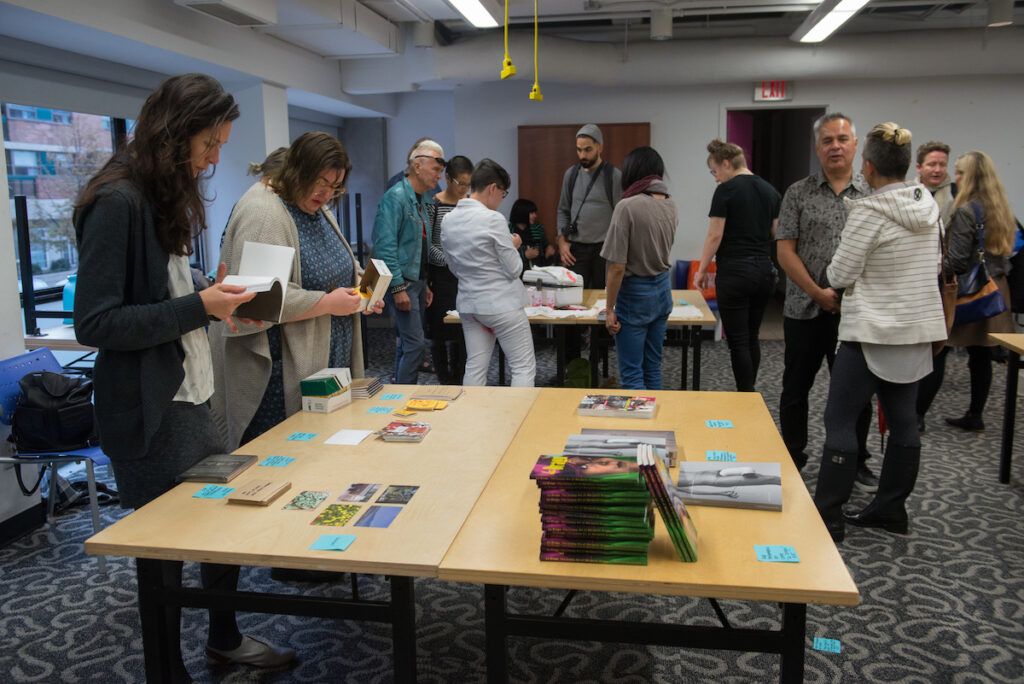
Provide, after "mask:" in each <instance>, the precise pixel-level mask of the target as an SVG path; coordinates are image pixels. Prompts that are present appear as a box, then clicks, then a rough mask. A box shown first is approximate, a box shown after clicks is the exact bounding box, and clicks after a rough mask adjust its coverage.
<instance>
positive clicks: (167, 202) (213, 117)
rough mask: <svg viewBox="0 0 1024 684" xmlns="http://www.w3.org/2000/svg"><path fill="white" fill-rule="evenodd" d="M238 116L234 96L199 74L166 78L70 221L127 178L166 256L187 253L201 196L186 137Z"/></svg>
mask: <svg viewBox="0 0 1024 684" xmlns="http://www.w3.org/2000/svg"><path fill="white" fill-rule="evenodd" d="M237 118H238V105H237V104H235V99H234V98H233V97H232V96H231V95H229V94H228V93H226V92H225V91H224V88H223V87H222V86H221V84H220V83H218V82H217V80H216V79H214V78H212V77H210V76H206V75H205V74H183V75H181V76H172V77H171V78H169V79H167V80H166V81H164V82H163V83H161V84H160V86H159V87H158V88H157V89H156V90H154V91H153V92H152V93H150V95H149V97H147V98H146V102H145V103H144V104H143V105H142V111H140V112H139V118H138V119H137V120H136V122H135V129H134V136H133V137H132V139H131V140H130V141H128V142H127V143H126V144H124V145H123V146H121V147H119V148H118V150H117V152H115V154H114V155H113V156H112V157H111V158H110V161H108V162H107V163H106V165H104V167H103V168H102V169H100V170H99V171H98V172H97V173H96V175H95V176H93V177H92V178H90V179H89V182H88V183H87V184H86V186H85V187H84V188H83V189H82V192H81V194H80V195H79V196H78V199H77V200H76V201H75V213H74V217H73V220H74V221H75V222H76V223H77V222H78V218H79V215H80V214H81V212H83V211H84V210H86V209H88V208H89V207H90V206H91V205H92V204H93V202H95V201H96V197H97V195H98V194H99V192H100V191H101V190H102V189H103V187H104V186H106V185H109V184H110V183H114V182H116V181H121V180H127V181H130V182H131V183H133V184H134V185H136V186H137V187H138V188H139V190H140V191H141V192H142V195H143V196H144V197H145V198H146V200H147V201H148V202H149V205H150V210H151V211H152V213H153V221H154V224H155V226H156V234H157V238H158V240H159V241H160V246H161V247H163V248H164V250H165V251H166V252H167V253H168V254H174V255H182V256H187V255H191V254H192V238H193V237H194V236H196V235H198V234H199V233H200V232H201V231H202V230H203V229H204V228H206V206H205V204H204V202H205V201H206V198H205V197H204V196H203V191H202V187H201V182H200V181H201V179H202V178H203V177H209V176H210V175H212V171H211V172H209V173H205V172H204V173H203V174H200V177H198V178H197V177H196V176H195V174H194V171H193V169H192V164H191V147H190V141H191V138H192V137H193V136H195V135H196V134H198V133H199V132H201V131H203V130H206V129H207V128H211V127H212V128H214V129H217V128H219V127H220V126H222V125H223V124H225V123H228V122H230V121H234V120H235V119H237Z"/></svg>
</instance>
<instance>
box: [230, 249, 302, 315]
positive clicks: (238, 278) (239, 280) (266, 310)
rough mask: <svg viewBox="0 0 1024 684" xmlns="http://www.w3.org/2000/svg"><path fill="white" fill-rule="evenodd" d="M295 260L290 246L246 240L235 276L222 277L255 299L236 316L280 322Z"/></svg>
mask: <svg viewBox="0 0 1024 684" xmlns="http://www.w3.org/2000/svg"><path fill="white" fill-rule="evenodd" d="M294 258H295V249H294V248H292V247H283V246H281V245H267V244H264V243H262V242H250V241H248V240H247V241H246V242H245V244H244V245H242V259H241V261H240V262H239V264H238V274H237V275H230V276H227V277H226V278H224V284H225V285H241V286H243V287H244V288H245V289H246V291H247V292H255V293H256V296H255V297H253V298H252V299H250V300H249V301H248V302H246V303H245V304H242V305H241V306H239V307H238V308H237V309H235V316H238V317H239V318H251V319H253V320H257V321H270V322H272V323H280V322H281V314H282V312H283V311H284V296H285V293H286V292H287V291H288V278H289V276H290V275H291V272H292V261H293V260H294Z"/></svg>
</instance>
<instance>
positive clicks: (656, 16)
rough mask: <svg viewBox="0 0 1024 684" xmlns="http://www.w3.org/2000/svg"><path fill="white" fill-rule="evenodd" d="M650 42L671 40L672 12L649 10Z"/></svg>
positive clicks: (666, 8)
mask: <svg viewBox="0 0 1024 684" xmlns="http://www.w3.org/2000/svg"><path fill="white" fill-rule="evenodd" d="M651 40H672V10H671V9H670V8H668V7H664V8H661V9H652V10H651Z"/></svg>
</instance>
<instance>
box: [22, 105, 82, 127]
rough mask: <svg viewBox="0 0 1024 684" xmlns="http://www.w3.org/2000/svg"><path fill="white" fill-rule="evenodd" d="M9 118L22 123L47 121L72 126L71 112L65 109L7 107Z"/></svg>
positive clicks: (23, 106)
mask: <svg viewBox="0 0 1024 684" xmlns="http://www.w3.org/2000/svg"><path fill="white" fill-rule="evenodd" d="M7 116H8V117H9V118H11V119H18V120H21V121H45V122H47V123H57V124H63V125H65V126H70V125H71V112H65V111H64V110H63V109H46V108H43V107H26V106H25V105H15V104H12V105H7Z"/></svg>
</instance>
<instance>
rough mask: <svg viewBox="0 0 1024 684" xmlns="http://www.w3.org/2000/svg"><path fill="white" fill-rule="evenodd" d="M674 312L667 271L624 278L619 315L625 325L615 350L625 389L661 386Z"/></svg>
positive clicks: (616, 339) (617, 312)
mask: <svg viewBox="0 0 1024 684" xmlns="http://www.w3.org/2000/svg"><path fill="white" fill-rule="evenodd" d="M670 313H672V289H671V286H670V285H669V280H668V273H667V272H666V273H662V274H661V275H657V276H644V277H641V276H629V277H626V278H623V279H622V286H621V287H620V288H619V295H618V298H617V299H616V300H615V317H616V318H617V319H618V321H619V323H620V324H621V325H622V329H621V330H619V332H618V333H617V334H616V335H615V353H616V355H617V356H618V358H619V376H620V377H621V382H622V387H623V388H624V389H650V390H657V389H661V347H662V344H663V343H664V342H665V328H666V327H667V325H668V315H669V314H670Z"/></svg>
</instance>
